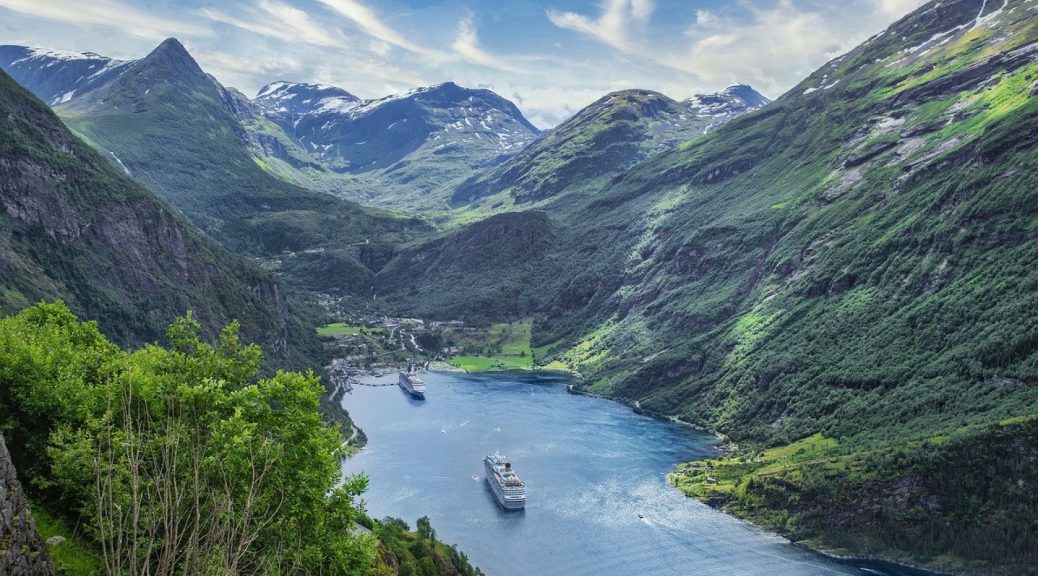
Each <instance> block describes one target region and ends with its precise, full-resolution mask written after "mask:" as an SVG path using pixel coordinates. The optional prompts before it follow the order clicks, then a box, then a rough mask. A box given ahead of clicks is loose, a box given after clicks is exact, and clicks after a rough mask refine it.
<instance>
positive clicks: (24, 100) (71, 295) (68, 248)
mask: <svg viewBox="0 0 1038 576" xmlns="http://www.w3.org/2000/svg"><path fill="white" fill-rule="evenodd" d="M0 136H2V138H0V205H2V206H3V211H0V271H2V273H0V305H2V308H3V310H4V311H5V312H13V311H16V310H20V309H22V308H24V307H26V306H28V305H30V304H32V303H34V302H36V301H39V300H52V299H58V298H60V299H63V300H65V301H66V302H67V303H68V304H69V306H71V307H72V308H73V309H74V310H75V311H77V312H78V313H80V314H83V315H84V316H87V317H89V318H92V319H95V320H97V321H98V323H99V325H100V326H101V329H102V330H104V331H105V333H106V334H108V335H110V336H111V337H112V338H113V339H114V340H116V341H118V342H120V343H123V344H129V345H137V344H142V343H145V342H152V341H155V340H156V339H157V338H159V337H160V336H161V335H162V334H163V333H164V331H165V328H166V326H168V324H169V323H170V322H171V321H172V320H173V318H175V317H177V316H179V315H183V314H184V313H186V312H187V310H189V309H190V310H192V311H193V312H194V314H195V317H196V318H198V319H199V321H201V322H202V323H203V324H204V326H205V327H206V328H207V329H208V332H209V333H210V334H213V333H215V331H216V330H218V329H219V328H221V327H222V326H223V325H225V324H226V323H228V322H230V321H231V320H233V319H237V320H239V321H240V322H241V326H242V332H243V334H244V335H245V336H247V337H248V338H249V339H250V340H252V341H255V342H258V343H261V344H263V346H264V348H265V349H267V350H268V352H269V353H270V354H271V355H272V356H273V357H274V358H278V359H280V360H281V361H284V360H285V359H286V354H290V355H291V356H294V357H296V359H297V360H298V359H299V356H300V355H303V356H305V355H307V354H309V353H311V352H312V350H309V352H308V349H309V348H310V347H312V346H314V345H315V344H316V343H315V342H314V338H313V337H312V336H311V335H310V332H311V331H309V330H305V329H304V328H303V327H302V326H301V325H300V322H299V319H298V318H297V317H296V316H294V314H293V312H292V311H291V309H290V308H289V307H288V306H287V305H286V303H285V299H284V297H283V295H282V294H281V291H280V288H279V286H278V284H277V283H276V282H275V281H274V279H273V278H271V276H270V275H269V274H268V273H267V272H264V271H263V270H262V269H260V268H259V267H258V266H256V265H254V264H252V263H250V262H248V261H247V260H245V259H244V258H241V257H238V256H235V255H233V254H231V253H229V252H227V250H225V249H223V248H221V247H220V246H219V245H217V244H216V243H215V242H213V241H212V240H210V239H208V238H206V237H205V236H204V235H203V234H202V233H201V232H199V231H198V230H197V229H196V228H195V227H194V226H192V225H191V224H189V223H188V222H187V221H186V220H185V219H184V218H183V217H182V216H180V215H179V214H177V212H176V211H174V210H173V209H171V208H170V207H169V206H167V205H166V204H165V203H164V202H162V201H161V200H159V199H157V198H155V196H154V195H152V194H151V193H150V192H149V191H147V190H146V189H144V188H143V187H142V186H141V185H139V184H137V183H136V182H134V181H133V180H132V179H131V178H129V177H127V176H126V175H125V174H123V173H122V172H121V171H119V170H118V169H116V168H114V167H112V166H111V165H110V164H109V163H108V162H107V161H106V160H105V159H103V158H102V157H101V156H100V154H98V153H97V152H95V151H94V150H93V149H91V148H90V147H89V146H87V145H85V144H84V143H82V142H81V141H80V140H79V139H78V138H76V137H75V136H73V135H72V134H71V133H70V132H69V131H68V129H66V128H65V126H64V125H63V124H62V123H61V121H60V120H59V119H58V118H57V116H55V115H54V113H53V112H51V111H50V110H49V109H48V108H47V106H46V105H45V104H44V103H43V102H40V101H39V100H38V99H36V98H35V97H34V96H33V95H31V94H29V93H28V92H27V91H26V90H24V89H23V88H21V87H20V86H18V85H17V84H16V83H15V82H14V81H13V80H12V79H11V78H10V77H9V76H8V75H7V74H5V73H3V72H0ZM289 339H291V340H292V341H293V346H294V349H293V350H292V351H291V353H290V352H289V350H288V346H287V342H288V340H289Z"/></svg>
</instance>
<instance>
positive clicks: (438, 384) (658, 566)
mask: <svg viewBox="0 0 1038 576" xmlns="http://www.w3.org/2000/svg"><path fill="white" fill-rule="evenodd" d="M423 378H424V379H425V380H426V382H427V383H428V389H429V391H428V394H427V399H426V400H425V401H418V400H413V399H411V398H410V397H409V396H407V395H406V394H405V393H404V392H403V391H402V390H400V389H399V388H398V387H397V386H388V387H379V388H374V387H364V386H356V387H354V390H353V392H352V393H350V394H347V395H346V397H345V398H344V399H343V406H344V407H345V408H346V409H347V410H348V411H349V413H350V415H351V416H352V417H353V419H354V420H356V422H357V423H358V424H359V425H360V426H361V428H363V429H364V431H365V432H366V433H367V436H368V445H367V447H366V448H365V449H364V450H363V451H362V452H361V453H359V454H357V455H355V456H353V457H351V458H349V459H347V460H346V461H345V463H344V465H343V470H344V472H346V473H347V474H353V473H358V472H364V473H365V474H367V475H368V476H369V477H370V479H371V483H370V488H369V489H368V492H367V493H366V494H365V495H364V500H365V503H366V504H365V505H366V508H367V510H368V512H369V514H371V515H372V516H374V517H376V518H382V517H384V516H396V517H399V518H403V519H404V520H405V521H407V522H408V523H409V524H410V525H411V526H412V527H413V526H414V522H415V520H416V519H417V518H419V517H420V516H429V518H430V519H431V520H432V526H433V528H434V529H435V530H436V532H437V535H438V537H439V538H440V539H441V540H444V541H445V542H448V543H452V544H457V545H458V547H459V548H460V549H461V550H462V551H464V552H465V553H466V554H467V555H468V556H469V559H470V560H472V561H473V563H474V564H475V565H477V566H479V567H480V568H481V569H482V570H483V571H484V572H485V573H486V574H487V575H488V576H504V575H516V576H544V575H551V574H559V575H572V576H580V575H588V576H592V575H594V576H611V575H617V576H619V575H624V576H628V575H633V574H673V575H682V576H686V575H696V576H710V575H724V576H740V575H745V576H751V575H753V576H784V575H790V576H793V575H797V576H801V575H803V576H813V575H845V574H846V575H863V574H866V573H869V574H883V573H890V574H894V573H895V572H894V571H889V570H888V569H887V572H884V570H885V569H884V568H883V567H881V566H875V565H872V566H870V568H871V570H870V571H869V572H866V571H864V570H862V569H860V568H859V567H856V566H852V565H847V564H842V563H838V562H835V561H832V560H829V559H827V558H825V557H823V556H821V555H818V554H815V553H812V552H809V551H806V550H804V549H801V548H798V547H795V546H793V545H792V544H790V543H789V542H787V541H786V540H783V539H781V538H778V537H776V536H773V535H771V534H768V533H766V532H764V531H762V530H759V529H757V528H755V527H753V526H751V525H749V524H747V523H745V522H742V521H739V520H737V519H735V518H732V517H730V516H727V515H725V514H722V513H720V512H717V511H715V510H713V509H711V508H709V507H708V506H705V505H703V504H700V503H699V502H697V501H695V500H691V499H688V498H686V497H684V496H683V495H681V494H680V493H679V492H677V491H676V490H675V489H673V488H671V487H670V486H669V485H668V484H667V482H666V479H665V474H666V473H667V472H669V471H670V470H671V469H672V468H673V466H674V464H676V463H678V462H683V461H686V460H692V459H696V458H700V457H705V456H711V455H716V454H717V449H716V447H715V441H714V438H713V437H711V436H710V435H708V434H705V433H702V432H698V431H695V430H692V429H690V428H688V427H684V426H679V425H676V424H670V423H667V422H662V421H659V420H655V419H651V418H648V417H644V416H639V415H637V414H634V413H633V412H632V411H631V410H630V409H629V408H628V407H626V406H623V405H621V404H617V403H615V402H610V401H607V400H600V399H595V398H589V397H585V396H575V395H571V394H567V393H566V390H565V384H566V383H567V382H568V380H567V379H566V378H565V377H563V376H554V375H543V374H524V375H519V374H507V375H499V374H498V375H480V376H472V375H462V374H453V373H430V374H426V375H424V376H423ZM393 380H395V375H394V377H393ZM495 450H498V451H500V452H501V453H502V454H505V455H506V456H508V458H509V460H511V462H512V463H513V465H514V467H515V468H516V471H517V472H518V473H519V475H520V476H521V477H522V478H523V479H524V480H525V481H526V485H527V504H526V510H525V511H522V512H506V511H504V510H502V509H501V508H499V507H498V505H497V503H496V501H495V500H494V496H493V494H492V493H491V492H490V489H489V487H488V486H487V485H486V481H485V480H484V477H483V466H482V458H483V457H484V456H485V455H486V454H488V453H492V452H494V451H495ZM639 514H641V515H642V516H644V518H639Z"/></svg>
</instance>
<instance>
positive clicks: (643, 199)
mask: <svg viewBox="0 0 1038 576" xmlns="http://www.w3.org/2000/svg"><path fill="white" fill-rule="evenodd" d="M1035 96H1038V19H1036V18H1035V17H1034V7H1033V2H1025V1H1022V0H1016V1H1014V0H1010V1H1006V2H985V1H984V0H943V1H941V2H930V3H928V4H926V5H924V6H923V7H921V8H920V9H918V10H917V11H915V12H913V13H912V14H910V15H909V16H907V17H906V18H904V19H902V20H901V21H899V22H897V23H895V24H894V25H892V26H891V27H890V28H889V29H888V30H886V31H885V32H883V33H881V34H879V35H877V36H875V37H873V38H871V39H869V40H868V41H867V42H865V43H864V44H862V45H861V46H859V47H858V48H856V49H854V50H852V51H851V52H849V53H848V54H845V55H843V56H841V57H839V58H837V59H835V60H833V61H831V62H829V63H827V64H826V65H825V66H823V67H822V68H821V69H819V70H818V71H816V72H815V73H813V74H812V75H811V76H809V77H808V78H807V79H805V80H804V81H803V82H802V83H800V84H799V85H798V86H796V87H795V88H793V89H792V90H791V91H789V92H788V93H786V94H785V95H783V96H782V97H780V98H779V99H778V100H776V101H775V102H772V103H770V104H768V105H766V106H764V107H763V108H761V109H759V110H757V111H754V112H751V113H748V114H745V115H743V116H739V117H737V118H735V119H732V120H731V121H729V122H727V123H726V124H725V125H723V126H720V127H718V128H715V129H711V130H710V131H708V132H707V134H705V135H703V136H701V137H698V138H696V139H694V140H690V141H688V142H685V143H683V144H680V145H678V146H676V147H674V148H672V149H670V150H667V151H664V152H661V153H657V154H655V155H652V156H649V157H648V158H647V159H645V160H644V161H642V162H641V163H638V164H636V165H634V166H633V167H631V168H630V169H629V170H627V171H625V172H623V173H622V174H619V175H617V176H615V177H611V178H608V179H604V180H605V181H604V182H602V183H601V184H599V185H598V186H597V187H594V186H592V187H589V188H588V189H587V190H586V191H585V192H584V196H585V198H584V199H582V200H581V201H579V202H575V203H574V204H573V205H572V206H571V207H569V208H567V209H566V210H561V211H549V212H548V214H549V226H550V230H551V232H552V234H551V236H550V238H549V240H548V242H547V246H546V247H544V248H538V250H540V252H539V255H538V262H539V263H540V265H541V266H542V267H543V268H544V269H543V270H541V271H540V273H539V274H538V275H535V276H530V277H529V278H528V282H526V283H523V284H518V285H517V286H516V290H517V293H516V296H515V300H517V301H522V300H523V299H524V298H526V299H527V301H529V300H530V298H529V297H530V295H536V298H538V299H539V300H541V301H546V302H547V303H546V304H545V305H544V306H543V307H542V308H540V309H537V310H534V311H533V312H530V311H527V313H528V314H531V315H533V316H534V317H535V322H534V333H533V338H534V342H533V345H534V347H535V348H536V349H537V357H538V358H546V359H547V360H549V361H550V363H549V366H552V367H560V368H568V369H571V370H576V371H578V372H579V374H580V375H581V378H580V383H579V384H578V385H577V387H576V388H577V390H579V391H584V392H589V393H594V394H601V395H606V396H609V397H612V398H616V399H620V400H623V401H626V402H629V403H630V404H631V405H632V406H634V407H636V409H638V410H641V411H644V412H647V413H650V414H655V415H660V416H667V417H674V418H677V419H680V420H682V421H686V422H689V423H692V424H695V425H697V426H702V427H705V428H708V429H711V430H715V431H718V432H720V433H722V434H724V435H725V436H726V437H727V438H728V439H729V440H730V441H731V442H732V443H733V448H734V449H735V451H734V453H733V454H732V456H731V457H728V458H717V459H714V460H713V461H711V462H709V463H699V464H695V465H692V466H689V467H685V468H682V469H681V470H679V471H678V473H677V474H676V475H675V478H674V481H675V483H676V484H678V485H679V486H681V487H682V489H683V490H686V491H687V492H688V493H690V494H693V495H696V496H698V497H701V498H703V499H704V500H705V501H708V502H710V503H712V504H714V505H717V506H723V507H725V508H726V509H727V510H729V511H731V512H734V513H736V514H739V515H742V516H744V517H747V518H749V519H752V520H754V521H756V522H758V523H760V524H763V525H766V526H769V527H771V528H774V529H777V530H779V531H781V532H782V533H784V534H786V535H787V536H789V537H791V538H793V539H794V540H798V541H802V542H805V543H807V544H809V545H812V546H815V547H822V548H826V549H830V550H837V551H840V552H841V553H844V554H853V555H864V556H870V557H874V556H881V557H886V558H891V559H896V560H902V561H909V562H912V563H915V564H926V565H929V566H932V567H937V568H940V569H943V570H954V571H961V572H967V573H983V574H1033V573H1034V566H1036V565H1038V558H1036V556H1035V554H1036V551H1038V529H1036V527H1035V525H1034V521H1033V520H1034V518H1035V517H1036V514H1038V493H1036V492H1035V490H1033V487H1034V486H1036V485H1038V371H1036V366H1038V300H1036V294H1038V290H1036V288H1038V268H1036V267H1035V266H1034V263H1035V262H1036V261H1038V224H1036V223H1038V176H1036V172H1035V170H1034V166H1035V164H1036V162H1038V98H1036V97H1035ZM558 132H562V129H561V128H560V130H558V131H557V132H553V133H552V134H550V135H549V136H547V137H545V138H544V140H542V141H541V142H546V141H547V140H548V139H549V138H552V137H553V136H555V135H556V134H557V133H558ZM539 144H540V142H539V143H538V144H535V145H534V146H531V148H530V149H528V151H533V150H534V149H535V147H537V146H538V145H539ZM525 157H526V155H525V153H524V154H521V155H519V156H517V157H516V158H515V159H514V160H513V161H510V162H509V163H508V164H506V165H504V166H502V167H501V168H499V169H498V170H496V171H494V172H493V174H494V176H497V177H500V175H501V174H502V173H503V172H505V171H506V170H507V169H506V168H505V167H507V166H509V165H510V164H512V163H513V162H518V161H520V159H523V158H525ZM566 160H567V156H565V155H563V154H544V155H543V161H544V162H545V164H546V165H547V164H548V163H551V162H555V163H556V164H557V165H559V166H563V165H565V162H566ZM544 178H545V180H546V181H551V180H550V179H551V178H553V170H550V169H545V172H544ZM509 184H510V183H509ZM524 190H531V191H536V190H545V188H544V187H538V186H530V187H529V188H525V189H524ZM520 197H521V195H520ZM512 218H518V216H512ZM472 226H475V225H472ZM450 234H451V235H452V236H454V237H456V238H457V239H459V240H461V239H463V238H464V236H465V235H466V234H469V232H467V229H466V228H462V229H459V230H456V231H453V232H451V233H450ZM519 239H521V237H520V238H519ZM427 246H428V247H429V248H430V249H434V248H436V246H434V245H432V244H428V245H427ZM441 246H443V249H442V250H444V251H446V250H447V249H448V247H449V249H450V250H453V251H454V252H455V256H454V257H455V258H465V259H468V260H471V261H480V258H481V255H480V253H479V250H480V248H479V244H477V243H470V244H469V246H471V250H473V251H474V252H473V253H471V254H459V253H458V251H459V250H461V249H462V248H463V247H464V246H465V244H463V243H461V242H452V241H451V239H447V240H444V241H441ZM443 253H447V252H430V253H429V254H427V255H425V257H424V258H417V257H413V258H411V259H410V260H409V261H405V260H404V256H403V253H401V254H400V255H398V258H399V259H398V260H397V261H395V262H391V263H390V264H389V265H388V266H387V267H386V268H385V270H387V271H388V270H394V271H395V275H394V277H395V278H401V279H406V278H415V280H414V282H413V283H411V284H405V285H404V286H401V290H412V289H415V288H418V291H416V292H415V294H437V291H436V290H435V289H434V287H435V286H436V285H439V286H443V287H445V288H446V287H449V286H452V285H454V286H465V290H466V291H469V292H478V291H480V290H481V288H480V286H487V288H486V289H489V290H499V289H500V288H501V286H502V283H503V282H514V281H513V280H510V279H508V277H507V276H504V278H505V280H501V278H502V276H495V275H493V274H488V273H487V272H486V269H485V268H481V269H480V272H479V273H478V274H472V275H468V276H463V274H464V271H463V270H461V269H460V268H459V269H455V270H453V271H451V274H452V277H450V278H444V277H441V276H438V275H437V274H436V270H435V269H434V268H433V267H431V266H427V265H426V262H429V261H436V259H437V258H440V254H443ZM495 265H496V266H497V268H498V269H499V270H504V271H507V270H509V268H508V262H507V258H502V259H500V260H498V261H497V262H496V263H495ZM398 267H399V268H398ZM535 268H536V267H535ZM405 269H409V270H410V273H405ZM426 281H428V282H433V283H435V284H433V285H432V287H431V286H430V285H423V284H422V283H423V282H426ZM401 294H403V292H402V293H401ZM385 297H386V298H387V300H391V299H392V295H386V296H385ZM399 301H400V302H401V304H400V305H401V306H402V307H405V309H406V307H408V306H410V307H420V306H426V307H429V308H435V307H440V308H443V309H446V310H448V311H450V310H451V309H450V308H449V306H450V303H449V302H444V301H443V300H442V299H440V300H434V299H429V300H427V301H426V302H425V303H418V302H408V301H406V300H405V299H403V298H399ZM506 304H507V303H502V304H501V305H500V313H501V315H502V316H507V315H508V314H513V315H515V314H520V313H522V312H523V311H522V309H521V308H520V307H517V306H511V305H507V306H506Z"/></svg>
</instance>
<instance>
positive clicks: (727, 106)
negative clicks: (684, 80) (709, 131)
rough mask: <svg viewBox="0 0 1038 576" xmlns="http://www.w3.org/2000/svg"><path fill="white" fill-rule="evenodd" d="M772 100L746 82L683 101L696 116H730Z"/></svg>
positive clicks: (753, 108) (743, 112)
mask: <svg viewBox="0 0 1038 576" xmlns="http://www.w3.org/2000/svg"><path fill="white" fill-rule="evenodd" d="M769 102H771V100H769V99H768V98H766V97H765V96H764V95H762V94H761V93H760V92H757V91H756V90H754V89H753V88H752V87H750V86H747V85H746V84H733V85H731V86H728V87H727V88H725V89H724V90H722V91H720V92H715V93H713V94H696V95H694V96H692V97H691V98H687V99H685V100H684V101H682V104H684V105H685V107H686V108H688V110H689V112H691V113H692V114H694V115H696V116H700V117H704V116H708V117H728V116H734V115H738V114H745V113H746V112H749V111H751V110H755V109H757V108H760V107H762V106H765V105H766V104H768V103H769Z"/></svg>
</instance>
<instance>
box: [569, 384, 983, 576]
mask: <svg viewBox="0 0 1038 576" xmlns="http://www.w3.org/2000/svg"><path fill="white" fill-rule="evenodd" d="M566 392H567V393H569V394H574V395H577V396H588V397H590V398H598V399H601V400H609V401H611V402H616V403H618V404H623V405H625V406H627V407H629V408H631V410H633V411H634V412H635V413H636V414H641V415H644V416H648V417H650V418H655V419H657V420H663V421H666V422H670V423H672V424H678V425H681V426H687V427H689V428H692V429H694V430H698V431H700V432H706V433H708V434H711V435H713V436H714V437H715V438H717V441H718V444H717V446H716V448H717V449H718V450H720V451H721V452H723V453H725V454H728V453H731V452H732V451H734V450H735V449H736V448H737V445H736V444H734V443H732V442H731V441H730V440H729V439H728V437H727V436H725V435H724V434H721V433H720V432H717V431H716V430H711V429H709V428H704V427H703V426H698V425H696V424H693V423H691V422H686V421H684V420H682V419H680V418H678V417H677V416H671V415H667V414H659V413H655V412H653V411H651V410H646V409H645V408H642V406H641V404H640V403H639V402H638V401H637V400H629V399H625V398H616V397H611V396H606V395H603V394H595V393H593V392H587V391H584V390H580V389H578V388H577V387H576V384H567V385H566ZM691 462H697V460H690V461H687V462H675V463H674V466H675V467H676V466H677V465H678V464H688V463H691ZM669 476H670V474H668V480H667V484H668V485H669V486H670V487H671V489H673V490H675V491H676V492H678V493H679V494H681V495H683V496H685V497H686V498H695V497H694V496H690V495H688V494H685V493H684V492H682V491H681V490H680V489H679V488H678V487H677V486H675V485H674V484H673V483H672V482H671V481H670V479H669ZM696 500H697V501H699V502H700V503H702V504H704V505H706V506H710V505H709V504H707V503H706V502H703V501H702V500H699V499H698V498H697V499H696ZM710 507H711V508H713V509H714V510H717V511H718V512H721V513H722V514H726V515H728V516H731V517H732V518H735V519H737V520H739V521H741V522H746V523H748V524H750V525H751V526H754V527H755V528H758V529H760V530H763V531H765V532H767V533H769V534H773V535H775V536H778V537H780V538H782V539H783V540H785V541H787V542H789V543H790V544H791V545H793V546H796V547H798V548H802V549H804V550H809V551H811V552H815V553H817V554H821V555H822V556H825V557H826V558H830V559H832V560H836V561H839V562H841V563H845V564H848V565H854V566H860V564H866V563H875V564H876V565H877V566H878V567H883V566H884V565H885V566H888V567H895V568H902V569H907V570H911V571H914V572H916V573H918V574H917V575H915V576H967V575H966V574H965V573H962V572H947V571H945V569H939V568H936V567H929V566H926V565H919V564H913V563H911V562H909V561H905V560H900V559H894V558H891V557H887V556H883V555H881V554H874V555H869V556H862V555H855V554H843V553H840V552H837V551H836V550H833V549H830V548H826V547H824V546H822V545H813V544H811V543H809V542H804V541H799V542H798V541H794V540H791V539H790V538H789V537H787V536H786V535H785V534H782V533H781V532H779V531H778V530H775V529H772V528H769V527H767V526H762V525H760V524H757V523H755V522H753V521H751V520H750V519H748V518H744V517H742V516H740V515H738V514H734V513H732V512H729V511H727V510H724V509H723V508H714V507H713V506H710Z"/></svg>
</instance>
